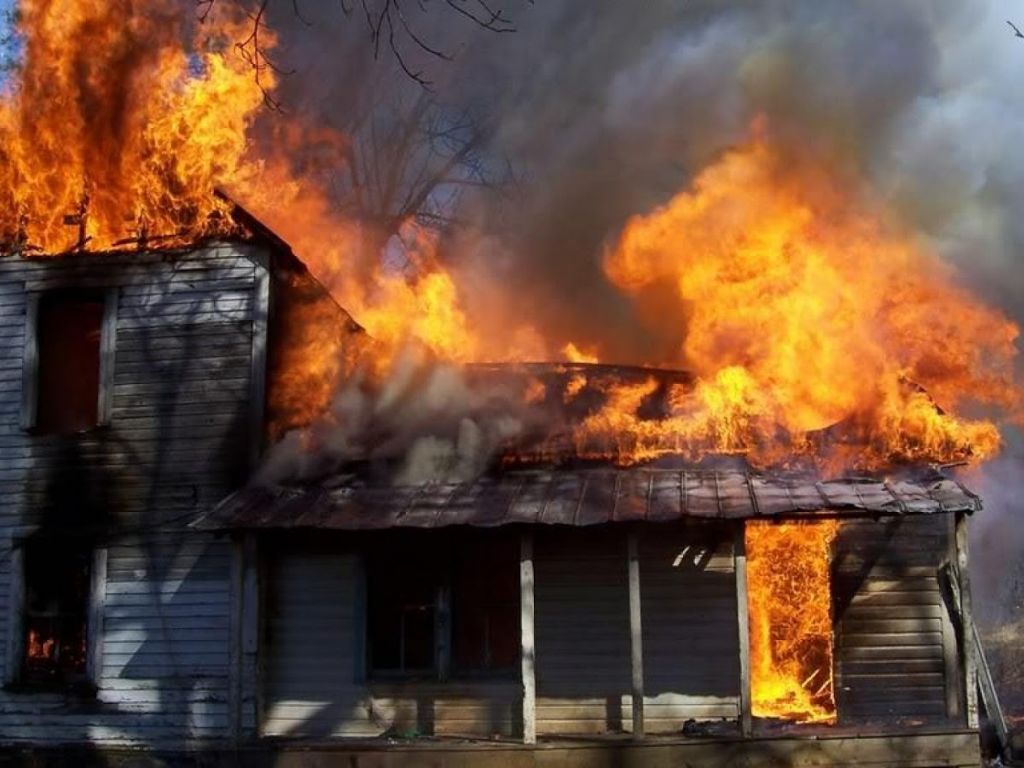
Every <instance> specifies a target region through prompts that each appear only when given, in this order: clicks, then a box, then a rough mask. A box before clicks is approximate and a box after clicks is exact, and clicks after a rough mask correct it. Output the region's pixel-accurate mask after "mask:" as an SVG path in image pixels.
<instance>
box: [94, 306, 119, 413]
mask: <svg viewBox="0 0 1024 768" xmlns="http://www.w3.org/2000/svg"><path fill="white" fill-rule="evenodd" d="M119 298H120V289H118V288H108V289H107V292H106V295H105V297H104V299H105V300H104V306H103V325H102V328H101V330H100V384H99V390H98V394H97V397H98V401H99V402H97V403H96V415H97V419H96V420H97V423H98V424H100V425H106V424H109V423H110V417H111V413H112V410H113V402H114V368H115V366H116V364H117V315H118V300H119Z"/></svg>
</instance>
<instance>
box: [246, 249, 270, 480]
mask: <svg viewBox="0 0 1024 768" xmlns="http://www.w3.org/2000/svg"><path fill="white" fill-rule="evenodd" d="M270 282H271V281H270V268H269V264H260V265H259V267H257V270H256V286H255V288H254V299H253V309H252V357H251V361H252V372H251V374H250V378H249V386H250V392H249V446H250V451H249V464H250V466H251V467H253V468H255V467H256V466H257V464H258V463H259V459H260V456H261V455H262V453H263V440H264V423H263V422H264V415H265V413H266V390H267V341H268V335H267V334H268V327H269V315H270Z"/></svg>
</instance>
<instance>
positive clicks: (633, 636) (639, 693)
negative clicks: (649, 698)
mask: <svg viewBox="0 0 1024 768" xmlns="http://www.w3.org/2000/svg"><path fill="white" fill-rule="evenodd" d="M627 558H628V574H629V646H630V666H631V672H632V701H631V705H632V710H633V738H634V739H642V738H643V737H644V645H643V611H642V602H641V599H640V545H639V541H638V534H637V533H635V532H631V533H630V534H629V537H628V541H627Z"/></svg>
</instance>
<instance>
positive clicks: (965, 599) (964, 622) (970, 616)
mask: <svg viewBox="0 0 1024 768" xmlns="http://www.w3.org/2000/svg"><path fill="white" fill-rule="evenodd" d="M956 565H957V571H958V572H959V574H958V575H959V582H960V583H959V584H958V585H957V588H958V589H959V590H960V634H961V643H960V647H961V648H962V649H963V654H964V697H965V699H966V702H967V727H968V728H977V727H978V658H977V646H976V645H975V644H974V610H973V608H972V607H971V571H970V559H969V558H968V552H967V515H966V514H965V513H963V512H959V513H957V517H956Z"/></svg>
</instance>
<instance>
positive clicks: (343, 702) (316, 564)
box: [260, 546, 521, 738]
mask: <svg viewBox="0 0 1024 768" xmlns="http://www.w3.org/2000/svg"><path fill="white" fill-rule="evenodd" d="M358 564H359V559H358V555H356V554H352V553H346V552H345V551H343V550H342V549H340V548H337V547H331V546H324V547H316V548H313V547H310V546H299V547H296V548H294V549H291V550H286V551H283V552H281V553H278V554H276V555H275V556H272V557H271V558H270V559H269V564H268V568H267V580H268V581H267V584H268V592H267V601H266V606H267V607H266V611H267V617H266V620H267V632H266V639H267V642H266V644H265V646H264V648H263V654H264V659H263V668H264V674H265V683H264V690H263V703H264V710H263V718H262V726H261V729H260V730H261V733H262V734H264V735H266V736H277V737H291V738H301V737H305V738H330V737H345V736H379V735H381V734H384V733H397V734H422V735H438V736H475V737H490V736H493V735H495V734H500V735H505V736H508V735H512V734H515V733H519V732H521V714H520V706H521V705H520V699H521V692H520V688H519V683H518V681H517V680H514V679H509V680H499V681H460V680H450V681H446V682H444V683H437V682H434V683H432V682H429V681H373V680H371V681H369V682H365V681H360V678H361V676H360V674H359V670H360V668H361V666H362V659H361V658H359V657H360V656H361V654H362V651H361V650H360V649H361V647H362V645H361V638H360V632H361V629H360V627H359V626H358V625H359V619H358V616H357V606H358V605H359V603H360V601H361V600H362V597H361V595H360V592H361V587H360V580H359V578H358V568H359V565H358Z"/></svg>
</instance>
